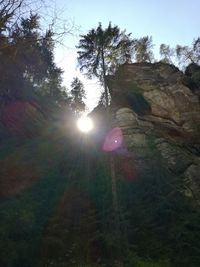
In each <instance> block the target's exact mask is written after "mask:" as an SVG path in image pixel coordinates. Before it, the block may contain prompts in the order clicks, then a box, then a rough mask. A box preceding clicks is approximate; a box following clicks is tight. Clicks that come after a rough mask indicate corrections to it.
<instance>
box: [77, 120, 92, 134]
mask: <svg viewBox="0 0 200 267" xmlns="http://www.w3.org/2000/svg"><path fill="white" fill-rule="evenodd" d="M77 126H78V129H79V130H80V131H81V132H83V133H88V132H90V131H91V130H92V129H93V128H94V124H93V122H92V120H91V119H90V118H89V117H82V118H80V119H79V120H78V121H77Z"/></svg>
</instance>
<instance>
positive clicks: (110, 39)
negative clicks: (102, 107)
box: [77, 23, 133, 105]
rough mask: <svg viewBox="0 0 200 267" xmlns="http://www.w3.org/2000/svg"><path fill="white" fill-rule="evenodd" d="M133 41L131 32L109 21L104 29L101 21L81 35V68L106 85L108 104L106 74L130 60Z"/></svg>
mask: <svg viewBox="0 0 200 267" xmlns="http://www.w3.org/2000/svg"><path fill="white" fill-rule="evenodd" d="M132 45H133V41H132V40H131V39H130V34H126V33H125V31H123V32H121V31H120V29H119V27H117V26H114V27H112V25H111V23H109V25H108V27H107V28H106V29H102V25H101V23H99V26H98V27H97V28H96V29H91V30H90V31H89V32H88V34H86V35H81V39H80V41H79V45H78V46H77V48H78V62H79V64H80V70H81V71H84V70H85V71H86V74H87V76H88V77H89V78H92V77H94V76H95V77H97V78H98V79H99V80H100V81H101V83H102V84H103V86H104V91H105V97H106V104H107V105H108V103H109V98H108V95H109V91H108V87H107V84H106V75H107V74H110V73H113V72H114V71H115V69H116V67H117V66H118V65H119V64H122V63H124V62H126V61H127V60H129V61H130V58H131V55H130V53H131V47H132Z"/></svg>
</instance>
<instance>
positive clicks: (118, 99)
mask: <svg viewBox="0 0 200 267" xmlns="http://www.w3.org/2000/svg"><path fill="white" fill-rule="evenodd" d="M183 81H184V74H183V73H182V72H181V71H179V70H178V69H177V68H176V67H174V66H172V65H168V64H164V63H156V64H148V63H143V64H125V65H123V66H122V67H121V68H120V69H119V70H118V72H117V73H116V75H115V76H110V77H108V84H109V89H110V92H111V95H112V99H113V103H114V106H115V107H116V113H115V114H116V118H115V125H116V126H118V127H121V128H122V130H123V134H124V139H125V145H126V146H127V148H128V150H129V151H134V152H135V153H134V155H136V158H137V159H140V162H142V163H143V166H145V165H146V162H147V160H148V161H149V160H151V159H152V158H153V157H154V156H155V155H157V156H158V158H159V159H160V160H161V164H162V165H163V166H164V167H165V168H166V169H167V171H168V172H169V173H170V174H171V176H173V177H174V178H175V179H176V180H177V181H179V183H178V186H179V187H180V191H181V192H183V193H184V194H185V195H186V196H187V197H191V198H193V199H195V201H196V203H197V204H200V193H199V192H200V139H199V136H200V105H199V99H198V95H197V94H194V93H193V92H192V91H191V90H190V89H189V88H188V87H186V86H185V85H184V83H183ZM151 152H152V153H151ZM179 178H180V179H179Z"/></svg>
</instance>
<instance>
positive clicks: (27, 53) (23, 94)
mask: <svg viewBox="0 0 200 267" xmlns="http://www.w3.org/2000/svg"><path fill="white" fill-rule="evenodd" d="M53 36H54V33H53V32H52V31H51V30H47V31H46V33H44V34H43V33H41V32H40V25H39V16H38V15H37V14H31V15H30V16H29V17H27V18H21V21H20V23H17V24H16V25H15V26H14V27H13V28H10V31H9V35H7V34H6V33H2V34H1V38H2V39H3V43H4V44H5V46H3V47H0V52H1V53H0V88H1V90H0V103H1V104H6V103H8V102H11V101H15V100H17V99H18V100H20V99H21V100H22V99H26V100H33V99H34V100H36V99H40V100H41V99H44V98H47V99H48V101H46V103H47V102H49V103H54V104H56V105H58V106H59V105H61V104H62V105H63V104H64V103H67V101H68V97H67V94H66V91H65V89H64V88H63V86H62V76H61V75H62V70H61V69H60V68H58V67H57V66H56V65H55V63H54V55H53V50H54V43H55V42H54V40H53Z"/></svg>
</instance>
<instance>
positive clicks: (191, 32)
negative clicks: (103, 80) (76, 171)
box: [55, 0, 200, 110]
mask: <svg viewBox="0 0 200 267" xmlns="http://www.w3.org/2000/svg"><path fill="white" fill-rule="evenodd" d="M55 3H56V8H57V10H58V14H60V15H59V16H60V17H61V18H64V19H67V20H73V21H74V23H75V25H76V26H78V27H79V31H76V32H75V34H76V36H70V35H69V36H67V37H66V39H65V40H64V43H65V45H66V46H67V47H68V48H66V47H62V46H58V47H57V48H56V51H55V52H56V53H55V60H56V62H57V64H58V66H60V67H61V68H62V69H63V70H64V71H65V73H64V75H63V78H64V85H65V86H66V87H68V88H70V83H71V81H72V79H73V77H75V76H78V77H79V78H80V80H82V81H83V82H84V85H85V90H86V93H87V101H86V104H87V105H88V106H89V109H90V110H91V109H92V108H93V107H94V106H95V105H96V103H97V102H98V99H99V95H100V88H99V86H98V82H97V81H95V80H87V79H85V77H83V76H82V74H80V72H79V71H78V67H77V62H76V56H77V54H76V48H75V46H76V45H78V41H79V36H78V35H79V34H87V32H88V30H90V29H91V28H96V27H97V26H98V23H99V22H102V25H103V27H104V28H105V27H107V26H108V23H109V22H110V21H111V22H112V25H117V26H119V27H120V29H121V30H124V29H126V30H127V32H128V33H129V32H132V37H135V38H139V37H143V36H146V35H149V36H152V38H153V43H154V44H155V49H154V53H155V55H156V57H159V56H158V51H159V45H160V44H161V43H165V44H169V45H170V46H172V47H175V46H176V44H180V45H191V43H192V41H193V39H194V38H196V37H198V36H200V27H199V26H200V16H199V10H200V0H123V1H122V0H98V1H96V0H55Z"/></svg>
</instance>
